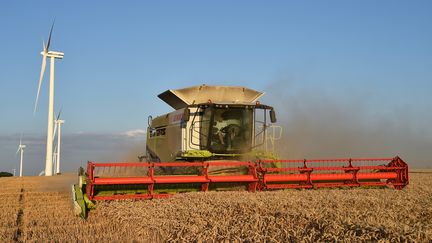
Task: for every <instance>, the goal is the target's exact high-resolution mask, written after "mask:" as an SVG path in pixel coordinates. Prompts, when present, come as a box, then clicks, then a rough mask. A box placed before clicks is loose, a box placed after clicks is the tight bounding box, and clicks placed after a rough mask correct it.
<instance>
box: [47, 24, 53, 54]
mask: <svg viewBox="0 0 432 243" xmlns="http://www.w3.org/2000/svg"><path fill="white" fill-rule="evenodd" d="M54 23H55V19H54V20H53V23H52V25H51V30H50V33H49V36H48V43H47V45H46V51H47V52H48V50H49V47H50V44H51V35H52V31H53V28H54Z"/></svg>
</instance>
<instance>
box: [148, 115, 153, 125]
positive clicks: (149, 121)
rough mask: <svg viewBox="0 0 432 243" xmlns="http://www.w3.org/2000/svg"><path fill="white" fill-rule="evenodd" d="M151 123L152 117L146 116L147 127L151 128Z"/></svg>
mask: <svg viewBox="0 0 432 243" xmlns="http://www.w3.org/2000/svg"><path fill="white" fill-rule="evenodd" d="M152 121H153V117H152V116H148V118H147V124H148V127H151V124H152Z"/></svg>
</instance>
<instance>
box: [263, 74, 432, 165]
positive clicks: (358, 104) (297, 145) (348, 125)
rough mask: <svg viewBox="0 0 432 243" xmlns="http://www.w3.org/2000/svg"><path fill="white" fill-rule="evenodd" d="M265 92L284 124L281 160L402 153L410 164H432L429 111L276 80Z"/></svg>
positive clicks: (364, 95) (356, 93)
mask: <svg viewBox="0 0 432 243" xmlns="http://www.w3.org/2000/svg"><path fill="white" fill-rule="evenodd" d="M266 93H267V95H266V98H265V102H266V103H267V104H269V105H272V106H274V107H275V109H276V111H277V115H278V124H277V125H280V126H282V127H283V136H282V139H281V140H280V141H278V143H277V145H276V150H277V152H278V154H279V156H280V157H281V158H283V159H303V158H308V159H311V158H334V157H363V158H364V157H393V156H396V155H398V156H400V157H401V158H402V159H403V160H405V162H407V163H408V164H409V165H410V166H411V168H430V167H431V166H432V165H431V163H430V162H431V161H430V160H431V159H430V151H431V149H432V131H431V128H430V127H428V126H427V124H430V122H427V121H432V118H431V116H430V115H429V117H426V116H424V114H428V113H427V111H415V109H411V108H412V107H411V106H403V105H402V106H401V105H399V104H395V103H396V102H394V103H391V102H390V103H387V104H382V103H380V102H379V101H380V99H379V98H378V99H377V98H376V97H374V96H373V95H370V93H368V92H361V91H358V90H356V91H354V92H352V94H350V93H349V92H347V93H345V94H342V95H341V94H335V95H333V96H331V95H329V94H326V93H325V92H323V91H321V90H320V91H318V90H316V89H298V88H293V89H291V87H290V84H289V83H286V82H278V83H274V84H272V85H270V86H269V87H268V88H267V90H266ZM413 106H414V105H413ZM420 120H421V121H422V122H419V121H420ZM425 121H426V122H425Z"/></svg>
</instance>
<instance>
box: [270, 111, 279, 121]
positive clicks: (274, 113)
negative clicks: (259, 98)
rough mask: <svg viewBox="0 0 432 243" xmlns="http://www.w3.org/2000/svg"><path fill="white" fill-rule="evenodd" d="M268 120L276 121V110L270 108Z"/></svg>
mask: <svg viewBox="0 0 432 243" xmlns="http://www.w3.org/2000/svg"><path fill="white" fill-rule="evenodd" d="M270 121H271V123H276V121H277V119H276V112H275V111H274V110H270Z"/></svg>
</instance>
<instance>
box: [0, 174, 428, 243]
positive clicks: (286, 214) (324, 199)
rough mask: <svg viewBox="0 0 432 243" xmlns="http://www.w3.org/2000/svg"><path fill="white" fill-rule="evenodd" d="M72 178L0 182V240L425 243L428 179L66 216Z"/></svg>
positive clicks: (187, 196)
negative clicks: (401, 187) (399, 187)
mask: <svg viewBox="0 0 432 243" xmlns="http://www.w3.org/2000/svg"><path fill="white" fill-rule="evenodd" d="M75 181H76V177H75V176H74V175H62V176H54V177H50V178H46V177H23V178H0V183H1V185H2V186H1V189H0V198H1V200H0V214H1V217H0V242H47V241H53V242H54V241H55V242H100V241H102V242H132V241H142V242H148V241H267V242H287V241H291V242H317V241H325V242H329V241H330V242H334V241H346V242H351V241H384V242H385V241H392V242H393V241H404V242H405V241H412V242H414V241H417V242H430V241H431V240H432V174H431V173H411V174H410V185H409V186H408V187H407V188H405V189H404V190H401V191H397V190H393V189H346V190H342V189H323V190H285V191H272V192H259V193H247V192H207V193H202V192H199V193H184V194H178V195H176V196H175V197H173V198H170V199H161V200H143V201H132V200H128V201H113V202H99V203H98V205H97V209H96V210H94V211H92V212H91V213H90V215H89V218H88V219H87V220H82V219H80V218H77V217H75V216H74V215H73V213H72V210H71V199H70V192H69V188H70V184H71V183H73V182H75Z"/></svg>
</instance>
